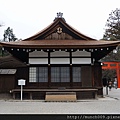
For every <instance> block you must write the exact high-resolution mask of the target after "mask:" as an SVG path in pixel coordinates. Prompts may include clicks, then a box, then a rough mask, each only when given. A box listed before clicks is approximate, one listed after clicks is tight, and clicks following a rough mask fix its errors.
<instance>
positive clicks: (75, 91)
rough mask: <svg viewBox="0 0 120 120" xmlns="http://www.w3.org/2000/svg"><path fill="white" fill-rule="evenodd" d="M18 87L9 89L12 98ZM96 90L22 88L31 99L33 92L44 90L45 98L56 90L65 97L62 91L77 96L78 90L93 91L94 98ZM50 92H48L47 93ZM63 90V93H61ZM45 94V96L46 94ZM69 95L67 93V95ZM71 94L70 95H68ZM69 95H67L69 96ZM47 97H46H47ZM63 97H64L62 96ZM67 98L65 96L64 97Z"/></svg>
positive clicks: (14, 96) (18, 91)
mask: <svg viewBox="0 0 120 120" xmlns="http://www.w3.org/2000/svg"><path fill="white" fill-rule="evenodd" d="M20 91H21V90H20V89H12V90H11V91H10V93H12V94H13V99H15V98H16V93H20ZM97 91H98V89H64V88H59V89H26V88H25V89H23V93H28V94H29V98H30V99H31V100H32V99H33V94H34V92H38V93H40V92H44V93H45V99H46V97H47V96H48V95H49V94H53V93H54V96H55V94H56V92H57V94H58V92H59V93H61V95H59V97H61V96H63V97H65V95H63V94H64V93H67V94H68V93H71V94H76V95H74V97H75V96H77V93H78V92H93V93H94V95H95V97H94V98H95V99H97ZM49 92H50V93H49ZM62 92H63V93H62ZM46 95H47V96H46ZM50 96H51V97H53V96H52V95H50ZM68 96H69V94H68V95H67V97H68ZM70 96H71V95H70ZM70 96H69V97H70ZM47 99H48V98H47ZM64 99H65V98H64ZM66 99H67V98H66ZM76 99H77V98H76Z"/></svg>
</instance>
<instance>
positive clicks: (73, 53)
mask: <svg viewBox="0 0 120 120" xmlns="http://www.w3.org/2000/svg"><path fill="white" fill-rule="evenodd" d="M72 56H79V57H81V56H86V57H91V52H86V51H76V52H72Z"/></svg>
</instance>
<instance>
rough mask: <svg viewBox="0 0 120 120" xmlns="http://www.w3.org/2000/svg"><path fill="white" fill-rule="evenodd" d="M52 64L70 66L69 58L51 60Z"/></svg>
mask: <svg viewBox="0 0 120 120" xmlns="http://www.w3.org/2000/svg"><path fill="white" fill-rule="evenodd" d="M50 64H70V59H69V58H51V59H50Z"/></svg>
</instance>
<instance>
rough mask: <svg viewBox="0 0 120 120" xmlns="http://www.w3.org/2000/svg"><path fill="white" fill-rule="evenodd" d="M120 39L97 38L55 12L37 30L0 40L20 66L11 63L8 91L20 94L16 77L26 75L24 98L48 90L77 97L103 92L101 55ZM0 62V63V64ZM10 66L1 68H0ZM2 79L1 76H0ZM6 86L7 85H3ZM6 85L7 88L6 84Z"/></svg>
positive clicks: (93, 96) (15, 95)
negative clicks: (48, 22)
mask: <svg viewBox="0 0 120 120" xmlns="http://www.w3.org/2000/svg"><path fill="white" fill-rule="evenodd" d="M119 44H120V41H104V40H96V39H93V38H91V37H88V36H86V35H84V34H82V33H80V32H79V31H77V30H76V29H74V28H73V27H71V26H70V25H69V24H68V23H67V22H66V20H65V19H64V18H63V16H62V13H57V17H56V18H55V19H54V20H53V22H52V23H51V24H50V25H49V26H48V27H46V28H45V29H43V30H42V31H40V32H38V33H37V34H35V35H33V36H31V37H29V38H27V39H24V40H21V41H15V42H0V46H1V47H2V50H3V51H4V50H7V51H8V52H9V53H10V54H11V55H12V56H13V57H14V59H17V60H19V62H21V63H22V64H24V65H23V66H22V67H20V64H19V67H17V66H14V67H13V68H12V69H14V70H16V71H15V72H14V77H13V78H12V79H13V80H9V78H8V82H6V84H12V86H11V87H9V89H7V92H11V94H13V97H14V98H15V99H17V98H18V99H19V98H20V86H19V85H18V80H19V79H25V80H26V84H25V85H24V86H23V88H24V90H23V92H24V93H23V94H24V95H23V98H24V99H43V100H44V99H45V98H46V95H47V94H48V92H49V93H51V94H52V93H58V94H59V93H62V94H63V93H67V92H69V93H72V92H73V93H75V95H76V99H77V100H79V99H90V98H97V97H99V96H102V95H103V83H102V64H101V62H99V60H100V59H101V58H103V57H104V56H106V55H107V54H108V53H110V52H111V51H113V50H114V49H116V47H117V46H118V45H119ZM0 66H1V64H0ZM5 69H10V68H9V67H8V68H4V67H3V68H2V69H1V68H0V70H1V71H2V70H5ZM0 82H1V80H0ZM6 86H7V85H6ZM5 89H6V88H5Z"/></svg>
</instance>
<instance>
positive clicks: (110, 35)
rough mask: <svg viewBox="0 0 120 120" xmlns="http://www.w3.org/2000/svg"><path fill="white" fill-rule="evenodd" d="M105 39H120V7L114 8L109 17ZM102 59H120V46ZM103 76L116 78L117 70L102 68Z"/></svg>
mask: <svg viewBox="0 0 120 120" xmlns="http://www.w3.org/2000/svg"><path fill="white" fill-rule="evenodd" d="M103 39H104V40H120V9H118V8H116V10H114V11H113V10H112V12H111V13H110V14H109V18H108V19H107V23H106V29H105V34H104V35H103ZM101 61H120V46H118V47H117V51H116V52H110V53H109V54H108V55H107V56H105V57H104V58H103V59H101ZM102 76H103V77H105V78H114V77H115V76H116V71H115V70H112V69H111V70H102Z"/></svg>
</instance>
